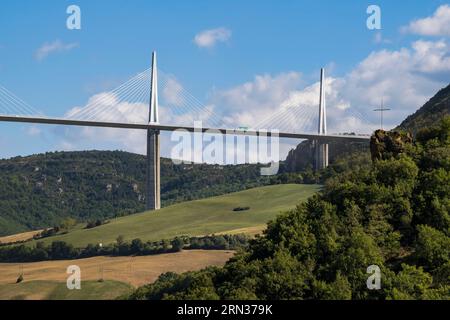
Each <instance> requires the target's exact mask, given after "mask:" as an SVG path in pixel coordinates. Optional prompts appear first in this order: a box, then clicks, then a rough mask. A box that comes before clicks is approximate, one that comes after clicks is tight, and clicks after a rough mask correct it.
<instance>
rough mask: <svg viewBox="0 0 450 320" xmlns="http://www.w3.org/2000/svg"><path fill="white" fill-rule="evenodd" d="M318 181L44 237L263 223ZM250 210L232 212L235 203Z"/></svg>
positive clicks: (153, 235) (83, 240) (152, 236)
mask: <svg viewBox="0 0 450 320" xmlns="http://www.w3.org/2000/svg"><path fill="white" fill-rule="evenodd" d="M319 188H320V187H319V186H318V185H298V184H285V185H273V186H266V187H260V188H254V189H249V190H245V191H241V192H235V193H231V194H227V195H223V196H218V197H212V198H208V199H202V200H196V201H189V202H184V203H180V204H175V205H172V206H169V207H166V208H163V209H161V210H159V211H158V212H143V213H139V214H134V215H131V216H126V217H121V218H117V219H114V220H111V222H110V223H108V224H105V225H102V226H100V227H97V228H93V229H89V230H87V229H83V228H82V227H81V226H79V227H78V228H75V229H74V230H72V231H71V232H69V233H68V234H65V235H58V236H54V237H49V238H46V239H44V240H43V241H45V242H51V241H54V240H63V241H66V242H68V243H71V244H73V245H74V246H76V247H84V246H86V245H87V244H89V243H93V244H96V243H103V244H107V243H112V242H114V241H115V239H116V238H117V236H118V235H123V236H124V237H125V239H126V240H131V239H134V238H140V239H141V240H144V241H147V240H152V241H157V240H161V239H167V238H172V237H175V236H177V235H205V234H211V233H219V232H224V231H227V230H233V229H239V228H248V227H254V226H258V225H261V224H265V223H266V222H267V221H269V220H271V219H273V218H274V217H275V216H276V215H278V214H279V213H280V212H282V211H285V210H288V209H290V208H293V207H295V205H296V204H298V203H299V202H300V201H302V200H305V199H306V198H308V197H310V196H311V195H312V194H313V193H315V192H316V191H318V190H319ZM238 206H240V207H245V206H249V207H250V210H247V211H239V212H234V211H233V208H235V207H238Z"/></svg>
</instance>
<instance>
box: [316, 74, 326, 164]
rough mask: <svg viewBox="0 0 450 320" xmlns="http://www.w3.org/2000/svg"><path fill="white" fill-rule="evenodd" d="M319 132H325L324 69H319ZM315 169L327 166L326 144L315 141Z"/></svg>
mask: <svg viewBox="0 0 450 320" xmlns="http://www.w3.org/2000/svg"><path fill="white" fill-rule="evenodd" d="M318 129H319V130H318V133H319V134H327V109H326V104H325V71H324V69H323V68H322V69H320V100H319V128H318ZM314 167H315V169H316V170H317V171H318V170H322V169H324V168H326V167H328V144H327V143H321V142H320V141H318V140H316V141H315V164H314Z"/></svg>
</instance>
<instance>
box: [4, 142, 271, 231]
mask: <svg viewBox="0 0 450 320" xmlns="http://www.w3.org/2000/svg"><path fill="white" fill-rule="evenodd" d="M260 167H261V165H257V164H255V165H247V164H245V165H235V166H233V165H228V166H219V165H208V164H196V165H192V164H182V165H175V164H174V163H173V162H172V161H171V160H169V159H164V158H163V159H161V180H162V181H161V200H162V205H163V206H167V205H169V204H172V203H175V202H181V201H186V200H193V199H199V198H204V197H210V196H215V195H220V194H225V193H229V192H234V191H240V190H244V189H248V188H251V187H257V186H261V185H265V184H268V183H270V179H269V178H268V177H263V176H261V175H260ZM144 179H145V156H142V155H138V154H132V153H127V152H121V151H85V152H53V153H46V154H39V155H33V156H28V157H15V158H11V159H7V160H0V235H6V234H12V233H17V232H22V231H25V230H32V229H39V228H47V227H52V226H55V225H59V224H60V223H62V222H63V221H64V220H65V219H66V218H68V217H71V218H74V219H76V220H77V221H80V222H87V221H90V220H105V219H108V218H112V217H115V216H121V215H127V214H131V213H136V212H140V211H143V210H144V205H145V198H144V194H145V193H144V186H145V184H144Z"/></svg>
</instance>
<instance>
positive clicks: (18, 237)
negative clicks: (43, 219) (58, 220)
mask: <svg viewBox="0 0 450 320" xmlns="http://www.w3.org/2000/svg"><path fill="white" fill-rule="evenodd" d="M42 231H44V230H42V229H41V230H34V231H27V232H22V233H17V234H12V235H10V236H5V237H0V243H14V242H18V241H26V240H30V239H33V237H34V236H35V235H36V234H38V233H41V232H42Z"/></svg>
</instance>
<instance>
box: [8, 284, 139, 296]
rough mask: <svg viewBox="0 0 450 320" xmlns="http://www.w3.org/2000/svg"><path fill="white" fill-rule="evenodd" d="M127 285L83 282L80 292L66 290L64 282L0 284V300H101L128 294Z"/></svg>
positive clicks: (130, 287) (128, 288)
mask: <svg viewBox="0 0 450 320" xmlns="http://www.w3.org/2000/svg"><path fill="white" fill-rule="evenodd" d="M132 289H133V287H132V286H131V285H129V284H126V283H123V282H119V281H113V280H106V281H103V282H99V281H83V282H82V283H81V289H80V290H68V289H67V286H66V283H65V282H56V281H39V280H38V281H29V282H23V283H18V284H15V283H14V284H12V283H11V284H1V285H0V300H43V299H45V300H103V299H105V300H106V299H115V298H117V297H118V296H120V295H123V294H126V293H129V292H130V291H131V290H132Z"/></svg>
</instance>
